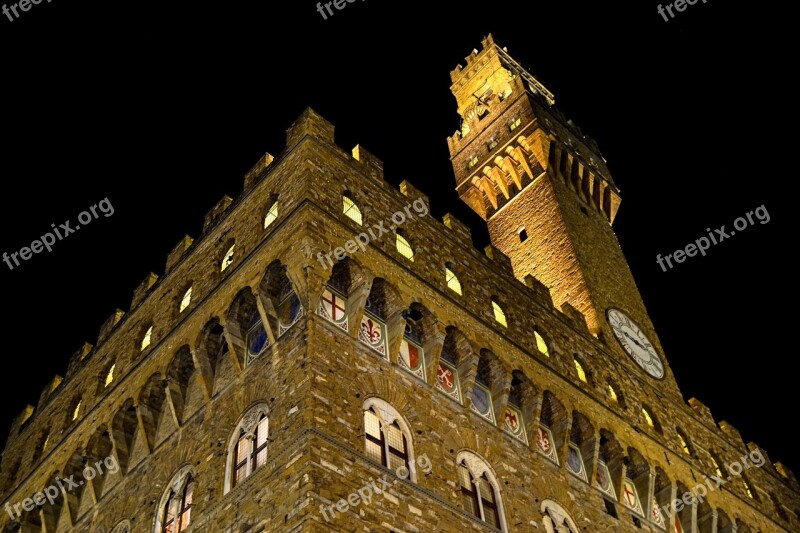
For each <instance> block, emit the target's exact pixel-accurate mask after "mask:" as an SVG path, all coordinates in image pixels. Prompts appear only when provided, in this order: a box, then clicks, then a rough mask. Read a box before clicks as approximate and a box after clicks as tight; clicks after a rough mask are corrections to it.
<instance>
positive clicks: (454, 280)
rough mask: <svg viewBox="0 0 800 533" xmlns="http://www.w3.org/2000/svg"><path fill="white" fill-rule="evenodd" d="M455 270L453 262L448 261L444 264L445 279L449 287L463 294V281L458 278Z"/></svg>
mask: <svg viewBox="0 0 800 533" xmlns="http://www.w3.org/2000/svg"><path fill="white" fill-rule="evenodd" d="M454 271H455V265H454V264H453V263H451V262H450V261H448V262H447V263H445V264H444V279H445V282H446V283H447V288H448V289H450V290H451V291H453V292H454V293H456V294H458V295H459V296H461V294H462V292H461V282H460V281H459V280H458V276H456V274H455V272H454Z"/></svg>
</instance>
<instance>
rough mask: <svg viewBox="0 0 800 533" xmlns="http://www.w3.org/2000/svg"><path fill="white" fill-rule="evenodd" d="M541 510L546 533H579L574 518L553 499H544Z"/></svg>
mask: <svg viewBox="0 0 800 533" xmlns="http://www.w3.org/2000/svg"><path fill="white" fill-rule="evenodd" d="M541 512H542V514H543V515H544V518H543V519H542V523H543V524H544V529H545V531H546V532H547V533H579V531H580V530H579V529H578V525H577V524H576V523H575V520H573V518H572V517H571V516H570V515H569V513H568V512H567V511H566V510H565V509H564V508H563V507H561V506H560V505H559V504H557V503H556V502H554V501H553V500H544V501H543V502H542V505H541Z"/></svg>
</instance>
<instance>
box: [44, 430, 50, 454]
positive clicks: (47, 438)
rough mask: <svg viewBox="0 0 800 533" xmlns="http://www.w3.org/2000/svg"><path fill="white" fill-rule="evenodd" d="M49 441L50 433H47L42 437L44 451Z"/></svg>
mask: <svg viewBox="0 0 800 533" xmlns="http://www.w3.org/2000/svg"><path fill="white" fill-rule="evenodd" d="M48 442H50V434H49V433H48V434H47V436H46V437H45V438H44V442H43V443H42V451H43V452H44V451H45V450H47V443H48Z"/></svg>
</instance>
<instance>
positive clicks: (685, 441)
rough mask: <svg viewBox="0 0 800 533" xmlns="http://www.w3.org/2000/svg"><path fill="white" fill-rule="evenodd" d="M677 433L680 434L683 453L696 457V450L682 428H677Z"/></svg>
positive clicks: (679, 439) (679, 442)
mask: <svg viewBox="0 0 800 533" xmlns="http://www.w3.org/2000/svg"><path fill="white" fill-rule="evenodd" d="M675 432H676V433H677V434H678V444H680V446H681V450H683V453H685V454H686V455H690V456H692V457H694V448H693V447H692V444H691V441H690V440H689V437H688V436H687V435H686V433H685V432H684V431H683V430H682V429H681V428H675Z"/></svg>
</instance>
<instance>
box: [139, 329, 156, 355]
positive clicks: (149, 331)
mask: <svg viewBox="0 0 800 533" xmlns="http://www.w3.org/2000/svg"><path fill="white" fill-rule="evenodd" d="M152 336H153V326H150V327H149V328H147V331H145V332H144V337H142V351H145V350H146V349H147V347H148V346H150V340H151V338H152Z"/></svg>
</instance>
